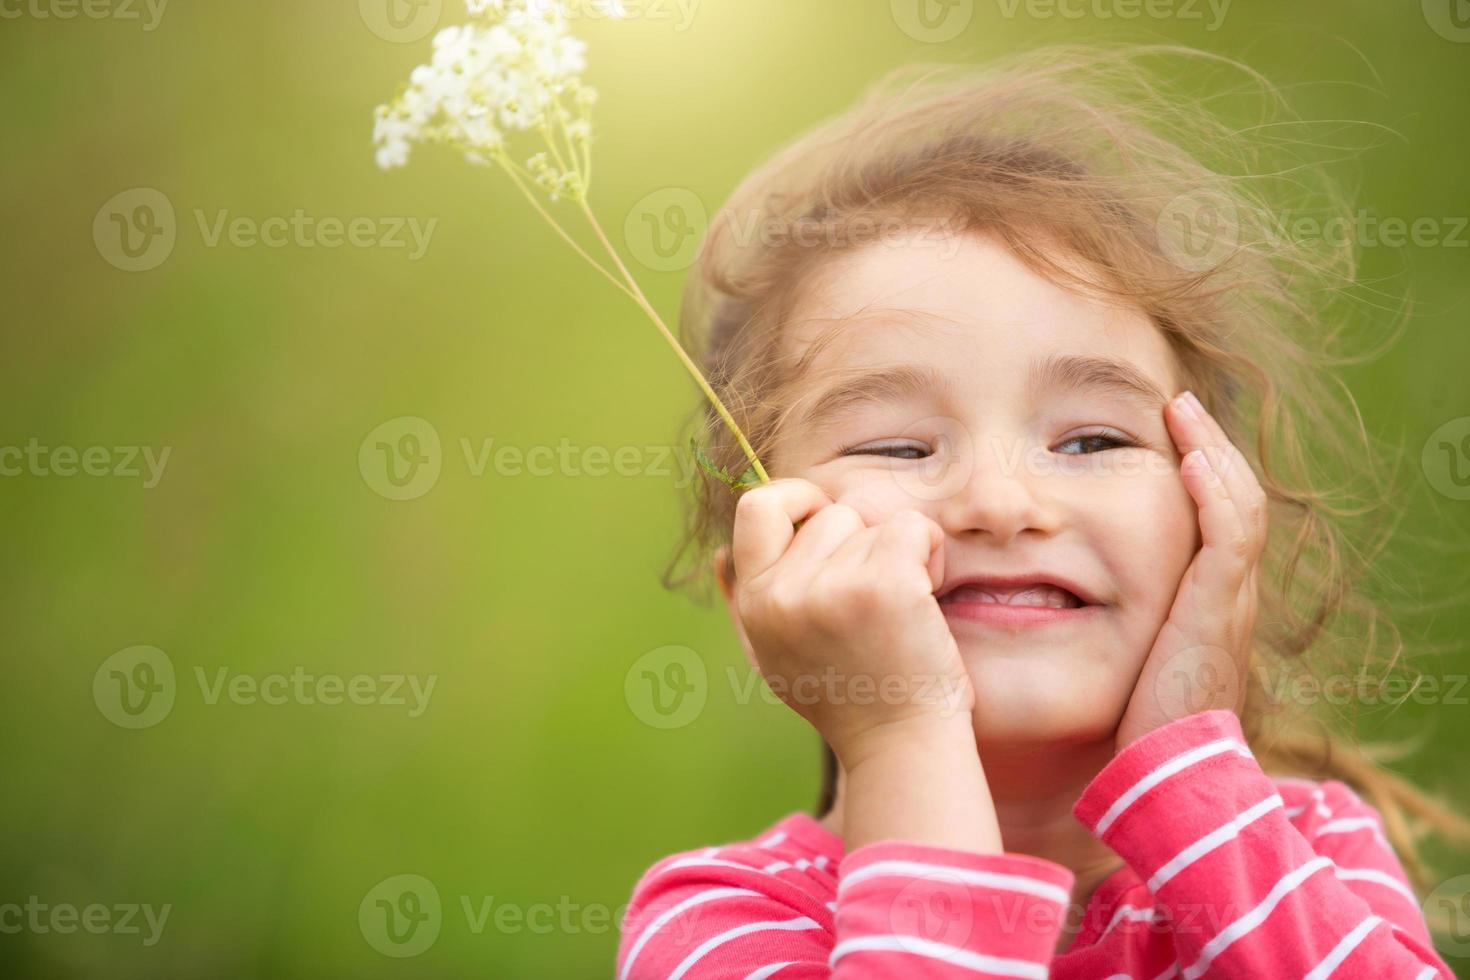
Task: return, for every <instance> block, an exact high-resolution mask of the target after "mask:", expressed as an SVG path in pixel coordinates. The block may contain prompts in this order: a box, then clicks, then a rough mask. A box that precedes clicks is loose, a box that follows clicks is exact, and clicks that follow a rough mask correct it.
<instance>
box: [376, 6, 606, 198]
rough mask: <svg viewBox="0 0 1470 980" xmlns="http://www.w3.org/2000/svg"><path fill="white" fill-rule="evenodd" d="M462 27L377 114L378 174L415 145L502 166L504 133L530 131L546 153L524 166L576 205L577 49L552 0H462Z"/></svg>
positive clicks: (582, 147) (582, 178) (582, 121)
mask: <svg viewBox="0 0 1470 980" xmlns="http://www.w3.org/2000/svg"><path fill="white" fill-rule="evenodd" d="M466 5H467V7H468V9H469V14H470V22H469V23H467V24H460V25H456V26H453V27H446V28H445V29H444V30H442V31H440V32H439V33H438V34H436V35H435V37H434V42H433V44H434V52H433V57H432V58H431V60H430V61H429V63H428V64H426V65H419V66H418V67H417V68H415V69H414V70H413V73H412V74H411V75H410V76H409V84H408V86H407V88H405V89H404V91H403V92H402V93H401V94H400V95H399V96H398V98H397V99H396V100H394V101H393V102H392V103H390V104H388V105H381V106H378V108H377V121H376V125H375V126H374V129H373V145H374V147H375V148H376V152H377V161H378V166H380V167H382V168H383V169H385V170H387V169H391V168H393V167H401V166H404V165H405V164H407V163H408V156H409V150H410V148H411V146H412V145H413V144H414V143H444V144H447V145H450V146H453V147H456V148H458V149H460V150H462V151H463V152H464V154H465V156H466V157H467V158H468V159H469V160H470V161H471V162H473V163H477V164H486V163H489V162H491V161H492V160H497V161H500V160H505V157H504V156H503V155H504V154H505V153H506V137H507V134H508V133H510V132H515V131H526V130H536V131H537V132H538V133H539V134H540V135H541V137H542V139H543V140H544V141H545V143H546V146H547V150H546V151H545V152H541V153H537V154H536V155H535V156H533V157H532V158H531V159H530V160H529V161H528V166H529V167H530V170H531V173H530V176H531V177H532V179H534V180H535V182H536V183H537V184H539V185H540V186H541V187H542V188H544V189H545V190H547V191H548V192H550V194H551V196H552V198H553V200H554V199H555V198H556V197H557V196H558V195H559V194H562V193H565V194H567V195H568V196H569V197H572V198H577V197H579V196H580V195H582V194H585V192H586V184H587V179H588V177H589V176H590V170H591V166H590V155H589V153H588V144H589V142H590V136H591V120H590V114H591V108H592V105H593V103H594V102H595V101H596V96H597V93H596V91H595V90H594V89H592V88H591V87H590V86H588V85H585V84H583V82H582V80H581V78H580V76H581V73H582V72H583V71H584V70H585V69H586V58H585V53H586V42H584V41H582V40H579V39H578V38H575V37H572V36H571V35H569V34H568V33H567V29H566V17H565V15H564V14H563V12H562V10H561V8H560V6H559V5H558V3H556V2H555V0H466Z"/></svg>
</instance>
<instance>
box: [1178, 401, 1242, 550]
mask: <svg viewBox="0 0 1470 980" xmlns="http://www.w3.org/2000/svg"><path fill="white" fill-rule="evenodd" d="M1169 408H1170V411H1169V413H1168V416H1167V424H1168V426H1169V431H1170V434H1171V436H1172V437H1173V438H1174V441H1175V443H1176V445H1178V446H1179V450H1180V452H1181V453H1182V454H1184V455H1188V454H1189V453H1190V452H1193V451H1194V450H1196V449H1201V450H1203V451H1204V452H1205V453H1206V454H1207V455H1208V456H1209V459H1210V462H1211V463H1212V464H1213V466H1214V469H1215V472H1216V473H1217V474H1218V475H1219V476H1220V478H1221V479H1222V480H1223V481H1224V483H1225V486H1226V488H1227V489H1228V490H1229V491H1230V499H1231V503H1232V504H1233V506H1235V507H1236V508H1237V509H1238V510H1239V511H1240V516H1241V519H1242V522H1243V523H1244V524H1245V525H1246V527H1247V528H1249V529H1250V531H1251V532H1252V534H1253V535H1254V537H1255V539H1256V540H1254V541H1253V545H1254V546H1255V550H1256V551H1257V552H1258V553H1259V550H1260V547H1261V545H1263V544H1264V540H1265V532H1266V493H1265V491H1264V490H1262V489H1261V485H1260V482H1259V481H1258V480H1257V479H1256V475H1255V472H1254V471H1253V470H1252V469H1251V466H1250V463H1249V462H1248V461H1247V460H1246V458H1245V454H1244V453H1242V452H1241V451H1240V449H1239V448H1237V447H1236V445H1235V443H1233V442H1231V441H1230V437H1229V436H1228V435H1227V434H1226V433H1225V430H1224V428H1223V427H1222V426H1221V425H1220V423H1219V422H1218V421H1216V420H1215V418H1214V417H1213V416H1212V415H1210V413H1209V412H1208V411H1206V410H1205V408H1204V406H1203V405H1201V404H1200V403H1199V399H1197V398H1195V397H1194V396H1193V393H1192V392H1184V393H1182V394H1181V395H1180V396H1179V397H1177V398H1175V400H1174V401H1172V402H1170V404H1169Z"/></svg>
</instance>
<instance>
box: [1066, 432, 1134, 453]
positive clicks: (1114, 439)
mask: <svg viewBox="0 0 1470 980" xmlns="http://www.w3.org/2000/svg"><path fill="white" fill-rule="evenodd" d="M1074 445H1075V446H1079V447H1081V448H1078V449H1075V450H1069V449H1065V448H1063V447H1066V446H1074ZM1136 445H1138V443H1136V442H1134V441H1133V440H1132V439H1130V438H1128V437H1127V436H1124V435H1117V434H1114V433H1112V432H1088V433H1085V434H1083V435H1080V436H1073V437H1072V438H1070V439H1067V440H1066V441H1064V442H1062V443H1061V444H1060V445H1059V446H1058V447H1057V451H1058V452H1060V453H1062V454H1063V455H1066V456H1086V455H1090V454H1092V453H1100V452H1103V451H1105V450H1108V449H1120V448H1123V447H1127V446H1136Z"/></svg>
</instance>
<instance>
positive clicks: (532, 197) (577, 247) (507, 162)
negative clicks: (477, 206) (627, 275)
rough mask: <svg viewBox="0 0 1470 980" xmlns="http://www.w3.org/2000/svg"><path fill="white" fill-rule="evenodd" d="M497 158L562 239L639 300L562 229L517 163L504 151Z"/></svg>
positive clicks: (616, 284)
mask: <svg viewBox="0 0 1470 980" xmlns="http://www.w3.org/2000/svg"><path fill="white" fill-rule="evenodd" d="M495 160H496V162H497V163H499V164H500V167H501V169H502V170H504V171H505V172H506V173H507V174H509V175H510V179H511V180H512V181H514V182H515V185H516V187H517V188H519V189H520V192H521V194H523V195H524V196H525V198H526V200H528V201H530V202H531V207H533V208H535V209H536V213H537V214H539V215H541V217H543V218H545V219H546V223H547V224H549V225H551V227H552V230H553V231H555V232H556V233H557V234H558V235H560V236H561V237H562V240H563V241H565V242H566V243H567V244H568V245H570V246H571V247H572V251H574V252H576V253H577V254H578V255H580V256H582V258H584V259H586V260H587V262H588V264H589V265H591V266H592V268H594V269H596V270H597V271H598V272H600V273H602V274H603V276H605V277H606V278H607V281H608V282H610V283H612V284H613V285H614V286H616V287H617V288H618V289H619V290H621V291H622V292H623V294H624V295H625V296H627V297H628V298H629V299H631V300H633V302H635V303H636V302H638V297H637V296H635V295H633V292H632V290H630V289H629V288H628V287H627V286H625V285H623V284H622V283H621V282H619V281H618V277H617V276H615V275H613V274H612V273H611V272H609V271H608V270H607V269H605V268H603V267H602V265H601V264H600V263H599V262H598V261H597V260H596V259H594V258H593V257H592V256H590V255H588V254H587V253H586V251H584V250H583V248H582V246H580V245H578V244H577V243H576V241H575V240H574V239H573V238H572V236H571V235H568V234H567V233H566V231H564V230H563V229H562V226H561V225H559V224H557V222H556V219H555V218H553V217H552V216H551V215H550V214H548V213H547V211H546V209H545V208H543V207H542V206H541V204H540V202H538V201H537V200H536V197H535V195H533V194H532V193H531V191H530V189H529V188H527V187H526V185H525V184H524V183H523V182H522V181H521V177H520V174H518V173H517V172H516V167H515V164H514V163H513V162H511V161H510V160H509V159H508V158H507V157H506V156H505V154H504V153H499V154H496V156H495Z"/></svg>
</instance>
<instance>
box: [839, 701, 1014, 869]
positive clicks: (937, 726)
mask: <svg viewBox="0 0 1470 980" xmlns="http://www.w3.org/2000/svg"><path fill="white" fill-rule="evenodd" d="M840 757H842V758H843V764H844V767H845V768H846V770H847V785H846V789H845V796H844V803H843V814H842V823H843V838H844V841H845V843H846V845H847V849H848V850H849V851H854V850H856V849H857V848H859V847H862V846H863V845H864V844H871V843H874V842H877V841H880V840H900V841H908V842H912V843H916V844H928V845H933V846H936V847H951V848H956V849H958V850H964V851H972V852H975V853H980V854H999V853H1001V852H1002V850H1003V847H1002V843H1001V836H1000V826H999V823H998V821H997V819H996V815H995V803H994V801H993V800H992V799H991V795H990V787H989V784H988V783H987V782H986V779H985V773H984V770H983V768H982V766H981V763H980V756H979V753H978V752H977V751H976V748H975V735H974V731H973V729H972V728H971V725H970V719H969V717H968V716H967V715H964V714H957V715H954V716H951V717H948V718H935V719H925V720H923V721H920V722H906V723H904V724H902V725H897V726H892V727H890V728H888V729H886V730H884V731H881V732H876V733H873V734H871V735H869V736H868V737H866V738H865V739H864V740H863V741H862V742H861V743H860V744H858V745H854V746H853V747H852V748H850V749H849V750H847V751H845V752H842V753H841V754H840Z"/></svg>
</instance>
